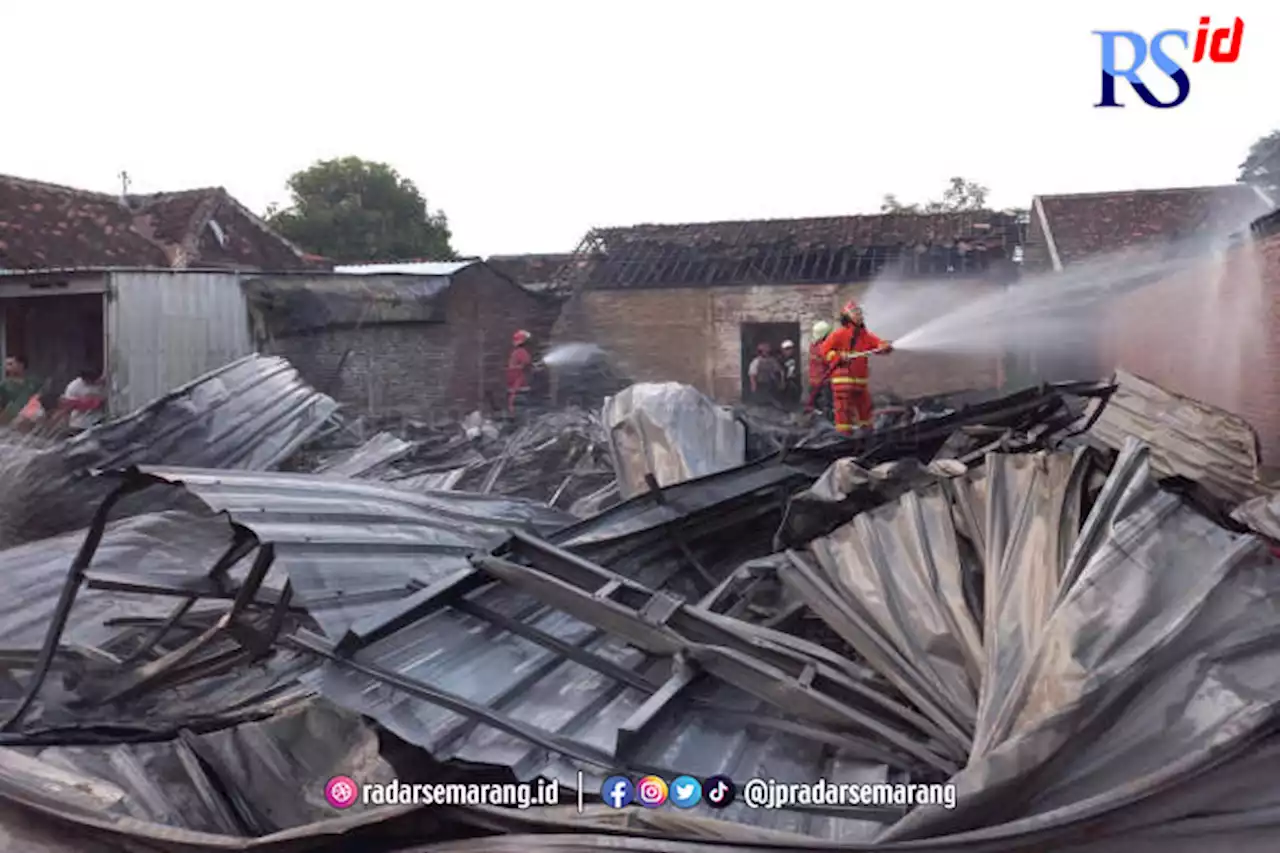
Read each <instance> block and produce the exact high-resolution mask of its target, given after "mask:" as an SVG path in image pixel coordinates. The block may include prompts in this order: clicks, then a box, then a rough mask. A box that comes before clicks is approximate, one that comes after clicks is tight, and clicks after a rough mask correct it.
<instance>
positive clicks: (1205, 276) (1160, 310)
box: [1100, 235, 1280, 467]
mask: <svg viewBox="0 0 1280 853" xmlns="http://www.w3.org/2000/svg"><path fill="white" fill-rule="evenodd" d="M1278 355H1280V235H1273V236H1271V237H1268V238H1266V239H1264V240H1261V241H1259V242H1258V243H1257V244H1254V245H1252V246H1246V247H1237V248H1235V249H1233V250H1231V251H1230V252H1229V253H1228V255H1227V256H1226V258H1225V259H1224V260H1223V261H1221V262H1205V263H1203V264H1200V265H1199V266H1197V267H1196V268H1194V269H1189V270H1187V271H1185V272H1184V273H1182V274H1180V275H1179V276H1177V277H1175V278H1171V279H1168V280H1165V281H1162V282H1159V283H1157V284H1153V285H1149V286H1147V287H1145V288H1143V289H1141V290H1138V291H1135V292H1134V293H1132V294H1130V295H1129V296H1127V297H1125V299H1124V300H1123V302H1122V303H1121V304H1120V305H1118V306H1117V307H1116V308H1115V309H1114V310H1112V311H1111V312H1110V314H1109V318H1108V320H1107V322H1106V323H1105V334H1104V335H1103V336H1102V342H1101V344H1100V360H1101V361H1102V363H1103V364H1104V365H1105V366H1106V367H1107V369H1108V370H1111V369H1114V368H1116V367H1123V368H1124V369H1125V370H1128V371H1130V372H1131V373H1136V374H1138V375H1140V376H1142V377H1144V378H1146V379H1149V380H1151V381H1152V382H1155V383H1156V384H1158V385H1160V386H1162V387H1164V388H1166V389H1168V390H1170V391H1173V392H1175V393H1178V394H1183V395H1186V396H1188V397H1192V398H1195V399H1197V400H1201V401H1203V402H1205V403H1209V404H1212V405H1215V406H1218V407H1220V408H1223V409H1226V410H1228V411H1230V412H1233V413H1235V414H1237V415H1240V416H1241V417H1243V418H1244V419H1245V420H1247V421H1248V422H1249V423H1250V424H1251V425H1252V426H1253V428H1254V429H1255V430H1256V431H1257V432H1258V437H1259V445H1260V447H1261V451H1262V459H1263V462H1264V464H1266V465H1267V466H1268V467H1273V466H1275V465H1276V464H1277V463H1280V362H1278V361H1277V356H1278Z"/></svg>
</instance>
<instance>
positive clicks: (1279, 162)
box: [1240, 130, 1280, 201]
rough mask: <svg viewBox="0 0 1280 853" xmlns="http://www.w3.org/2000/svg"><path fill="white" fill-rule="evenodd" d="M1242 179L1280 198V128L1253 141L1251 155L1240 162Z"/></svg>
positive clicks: (1273, 197) (1274, 198) (1275, 199)
mask: <svg viewBox="0 0 1280 853" xmlns="http://www.w3.org/2000/svg"><path fill="white" fill-rule="evenodd" d="M1240 180H1241V181H1243V182H1244V183H1246V184H1253V185H1254V186H1255V187H1258V188H1259V189H1260V190H1262V191H1263V192H1265V193H1267V194H1268V195H1270V196H1271V198H1272V200H1273V201H1277V200H1280V130H1273V131H1271V132H1270V133H1268V134H1267V135H1266V136H1264V137H1262V138H1261V139H1259V140H1258V141H1257V142H1255V143H1253V145H1252V146H1250V148H1249V156H1247V157H1245V158H1244V162H1243V163H1241V164H1240Z"/></svg>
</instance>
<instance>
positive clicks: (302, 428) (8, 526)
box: [0, 355, 338, 544]
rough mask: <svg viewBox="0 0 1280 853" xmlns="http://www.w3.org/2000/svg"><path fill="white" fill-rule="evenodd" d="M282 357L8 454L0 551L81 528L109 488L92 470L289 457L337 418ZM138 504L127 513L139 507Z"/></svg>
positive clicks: (253, 465) (250, 361)
mask: <svg viewBox="0 0 1280 853" xmlns="http://www.w3.org/2000/svg"><path fill="white" fill-rule="evenodd" d="M337 408H338V406H337V403H335V402H334V401H333V400H332V399H331V398H329V397H328V396H326V395H324V394H321V393H320V392H318V391H316V390H315V389H314V388H312V387H310V386H309V385H307V384H306V383H305V382H303V381H302V379H301V378H300V377H299V375H298V372H297V371H296V370H294V368H293V367H292V366H291V365H290V364H289V362H288V361H286V360H285V359H283V358H268V357H263V356H258V355H252V356H248V357H246V358H242V359H240V360H239V361H235V362H232V363H231V364H228V365H226V366H224V367H222V368H219V369H218V370H215V371H213V372H212V373H209V374H207V375H205V376H202V377H200V378H199V379H197V380H195V381H194V382H190V383H188V384H187V385H185V386H183V387H181V388H177V389H175V390H173V391H170V392H169V393H167V394H165V395H164V396H163V397H160V398H159V399H157V400H155V401H153V402H152V403H151V404H150V405H148V406H146V407H145V408H143V409H140V410H139V411H136V412H133V413H132V414H129V415H126V416H124V417H122V418H118V419H116V420H113V421H110V422H108V423H105V424H103V425H101V426H99V427H96V428H94V429H92V430H89V431H87V432H84V433H81V434H80V435H79V436H76V437H75V438H73V439H70V440H68V441H66V442H62V443H59V444H54V445H51V446H49V447H46V448H43V449H39V450H31V449H30V448H22V449H18V450H15V452H13V453H9V454H6V455H5V458H4V459H3V460H2V461H0V468H2V470H0V473H2V474H3V478H4V480H5V483H6V486H7V487H6V488H5V489H3V490H0V522H2V525H3V533H4V538H3V543H4V544H16V543H18V542H25V541H29V540H32V539H37V538H39V537H41V536H51V535H55V534H58V533H61V532H63V531H66V530H73V529H76V528H79V527H85V526H87V525H88V524H89V518H90V516H91V515H92V513H93V510H94V508H95V507H96V505H97V504H98V503H100V502H101V501H102V499H103V498H104V497H105V495H106V490H107V488H108V487H106V486H105V485H103V484H102V483H101V482H99V481H95V480H93V479H92V478H89V477H88V473H89V472H90V471H93V470H101V469H110V468H121V467H127V466H129V465H142V464H168V465H188V466H196V467H210V468H231V469H249V470H262V469H269V468H274V467H276V466H277V465H279V464H280V463H281V462H283V461H284V460H285V459H287V458H289V456H291V455H292V454H293V453H294V452H295V451H296V450H297V449H298V448H299V447H301V446H302V445H303V444H304V443H305V442H306V441H307V440H308V439H309V438H310V437H311V436H313V435H315V434H316V432H318V431H319V430H320V429H321V427H322V426H323V425H324V424H325V422H326V421H328V420H329V418H330V417H332V416H333V414H334V412H336V411H337ZM138 506H143V507H145V504H141V505H140V504H138V503H137V502H134V503H133V504H127V505H126V508H128V507H135V508H136V507H138Z"/></svg>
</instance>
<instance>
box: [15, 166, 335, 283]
mask: <svg viewBox="0 0 1280 853" xmlns="http://www.w3.org/2000/svg"><path fill="white" fill-rule="evenodd" d="M214 217H221V218H220V219H219V220H218V221H219V223H220V226H221V227H222V230H223V232H224V236H225V244H226V245H225V246H224V245H222V244H221V243H220V242H219V241H218V239H217V238H216V236H213V235H211V234H210V229H209V227H208V222H209V219H211V218H214ZM200 265H207V266H236V267H244V268H256V269H272V270H289V269H307V268H310V267H312V266H314V264H313V263H312V262H309V261H307V260H306V259H305V258H304V257H303V256H302V254H301V252H300V251H299V250H298V249H297V248H296V247H294V246H293V245H292V244H291V243H289V242H288V241H286V240H285V239H284V238H282V237H280V236H279V235H277V234H276V233H275V232H273V231H271V229H270V228H268V227H267V226H266V224H265V223H263V222H262V221H261V220H258V219H257V218H256V217H254V216H253V214H251V213H249V212H248V211H247V210H246V209H245V208H244V207H243V206H242V205H240V203H239V202H237V201H236V200H235V199H234V198H232V197H231V196H230V195H229V194H228V193H227V191H226V190H224V189H222V188H220V187H210V188H205V189H196V190H186V191H183V192H173V193H157V194H154V195H141V196H129V197H128V198H127V199H121V198H120V197H118V196H113V195H108V194H106V193H97V192H91V191H89V190H81V189H75V188H73V187H65V186H59V185H57V184H48V183H43V182H40V181H31V180H26V179H24V178H16V177H10V176H4V175H0V268H4V269H49V268H75V267H110V266H132V267H175V266H177V267H180V266H200Z"/></svg>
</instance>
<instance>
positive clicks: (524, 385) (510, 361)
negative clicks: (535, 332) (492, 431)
mask: <svg viewBox="0 0 1280 853" xmlns="http://www.w3.org/2000/svg"><path fill="white" fill-rule="evenodd" d="M531 337H532V335H530V334H529V333H528V332H526V331H525V330H524V329H520V330H518V331H517V332H516V333H515V334H514V335H512V336H511V355H510V356H509V357H508V358H507V414H509V415H511V416H512V417H515V414H516V409H517V403H522V402H523V401H525V400H527V399H528V397H529V374H530V373H532V372H533V356H532V355H530V354H529V347H528V343H529V339H530V338H531Z"/></svg>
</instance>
